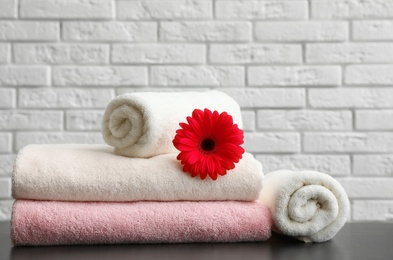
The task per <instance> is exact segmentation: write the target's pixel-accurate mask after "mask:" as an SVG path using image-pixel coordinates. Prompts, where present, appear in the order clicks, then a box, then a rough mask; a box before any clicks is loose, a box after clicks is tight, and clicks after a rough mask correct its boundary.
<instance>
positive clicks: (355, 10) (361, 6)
mask: <svg viewBox="0 0 393 260" xmlns="http://www.w3.org/2000/svg"><path fill="white" fill-rule="evenodd" d="M311 14H312V15H311V16H312V17H313V18H327V19H344V18H346V19H350V18H357V19H360V18H384V17H386V18H387V17H393V2H390V1H386V0H367V1H364V0H329V1H321V0H312V1H311Z"/></svg>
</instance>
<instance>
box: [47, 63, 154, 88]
mask: <svg viewBox="0 0 393 260" xmlns="http://www.w3.org/2000/svg"><path fill="white" fill-rule="evenodd" d="M147 79H148V76H147V69H146V68H145V67H116V66H111V67H72V66H67V67H55V68H53V84H54V85H56V86H130V85H131V86H140V85H147Z"/></svg>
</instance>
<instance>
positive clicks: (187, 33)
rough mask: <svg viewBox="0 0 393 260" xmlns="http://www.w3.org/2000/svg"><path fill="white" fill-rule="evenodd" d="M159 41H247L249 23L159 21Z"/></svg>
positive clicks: (249, 34)
mask: <svg viewBox="0 0 393 260" xmlns="http://www.w3.org/2000/svg"><path fill="white" fill-rule="evenodd" d="M160 25H161V26H160V28H159V35H160V41H164V42H170V41H180V42H248V41H250V40H251V38H252V36H251V34H252V33H251V23H250V22H242V21H201V22H199V21H198V22H197V21H187V22H161V24H160Z"/></svg>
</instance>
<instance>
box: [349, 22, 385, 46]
mask: <svg viewBox="0 0 393 260" xmlns="http://www.w3.org/2000/svg"><path fill="white" fill-rule="evenodd" d="M352 33H353V39H354V40H372V41H373V40H393V21H383V20H376V21H353V31H352Z"/></svg>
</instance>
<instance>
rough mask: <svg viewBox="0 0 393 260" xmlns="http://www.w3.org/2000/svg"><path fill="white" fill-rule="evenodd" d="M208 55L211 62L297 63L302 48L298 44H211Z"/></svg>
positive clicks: (299, 61) (300, 59) (299, 59)
mask: <svg viewBox="0 0 393 260" xmlns="http://www.w3.org/2000/svg"><path fill="white" fill-rule="evenodd" d="M209 57H210V62H212V63H229V64H237V63H246V64H248V63H251V64H252V63H260V64H271V63H282V64H299V63H301V62H302V48H301V46H300V45H298V44H213V45H211V46H210V52H209Z"/></svg>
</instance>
